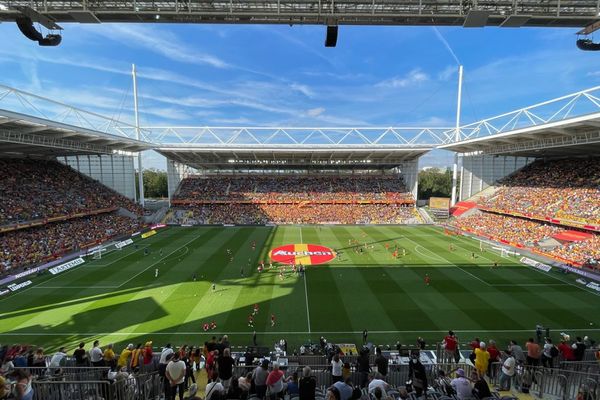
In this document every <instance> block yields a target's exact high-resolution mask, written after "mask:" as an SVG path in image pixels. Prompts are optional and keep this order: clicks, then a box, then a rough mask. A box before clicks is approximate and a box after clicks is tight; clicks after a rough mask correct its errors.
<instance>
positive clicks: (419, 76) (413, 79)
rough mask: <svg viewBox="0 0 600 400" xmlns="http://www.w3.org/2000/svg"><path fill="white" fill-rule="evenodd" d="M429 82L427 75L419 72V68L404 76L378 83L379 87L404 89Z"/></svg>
mask: <svg viewBox="0 0 600 400" xmlns="http://www.w3.org/2000/svg"><path fill="white" fill-rule="evenodd" d="M428 80H429V75H427V74H426V73H425V72H423V71H421V69H420V68H415V69H413V70H412V71H410V72H409V73H408V74H406V75H405V76H396V77H393V78H391V79H387V80H385V81H382V82H379V83H378V84H377V86H379V87H392V88H405V87H409V86H414V85H418V84H421V83H424V82H427V81H428Z"/></svg>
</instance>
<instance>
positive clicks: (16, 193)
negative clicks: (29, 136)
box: [0, 158, 143, 226]
mask: <svg viewBox="0 0 600 400" xmlns="http://www.w3.org/2000/svg"><path fill="white" fill-rule="evenodd" d="M114 207H123V208H126V209H128V210H129V211H131V212H133V213H135V214H138V215H141V214H142V212H143V210H142V209H141V207H139V206H138V205H137V204H135V203H134V202H133V201H131V200H129V199H128V198H126V197H124V196H122V195H120V194H119V193H117V192H115V191H113V190H111V189H109V188H108V187H106V186H104V185H102V184H100V183H99V182H97V181H95V180H93V179H91V178H89V177H87V176H85V175H83V174H81V173H79V172H77V171H75V170H74V169H72V168H71V167H68V166H66V165H63V164H61V163H59V162H58V161H51V160H32V159H16V158H15V159H13V158H3V159H0V226H2V225H9V224H15V223H22V222H27V221H33V220H41V219H45V218H52V217H61V216H67V215H71V214H78V213H88V212H92V211H95V210H100V209H107V208H114Z"/></svg>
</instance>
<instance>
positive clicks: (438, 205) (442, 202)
mask: <svg viewBox="0 0 600 400" xmlns="http://www.w3.org/2000/svg"><path fill="white" fill-rule="evenodd" d="M429 208H431V209H434V210H449V209H450V199H449V198H447V197H430V198H429Z"/></svg>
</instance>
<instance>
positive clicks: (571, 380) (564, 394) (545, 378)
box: [490, 363, 600, 400]
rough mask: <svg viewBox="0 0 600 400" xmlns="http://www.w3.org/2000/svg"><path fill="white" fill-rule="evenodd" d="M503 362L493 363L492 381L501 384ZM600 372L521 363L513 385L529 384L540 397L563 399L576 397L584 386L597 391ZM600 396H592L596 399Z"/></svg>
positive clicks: (519, 386)
mask: <svg viewBox="0 0 600 400" xmlns="http://www.w3.org/2000/svg"><path fill="white" fill-rule="evenodd" d="M501 368H502V364H501V363H494V364H492V367H491V368H490V370H491V374H490V375H491V378H490V382H491V383H493V384H496V385H497V384H499V377H500V371H501ZM599 382H600V374H598V373H589V372H585V371H575V370H567V369H561V368H544V367H533V366H524V365H519V366H517V368H516V373H515V376H514V377H513V382H512V383H513V386H514V387H515V388H517V389H519V390H520V389H521V388H522V387H523V386H528V387H529V390H530V392H531V393H533V394H535V395H537V396H539V397H540V398H548V397H549V396H552V397H554V398H559V399H563V400H569V399H575V398H576V397H577V394H578V392H579V390H580V388H581V387H582V386H584V385H585V386H587V388H590V389H591V390H592V391H594V392H595V391H596V390H597V388H598V385H599ZM597 398H598V397H597V396H595V397H592V399H594V400H596V399H597Z"/></svg>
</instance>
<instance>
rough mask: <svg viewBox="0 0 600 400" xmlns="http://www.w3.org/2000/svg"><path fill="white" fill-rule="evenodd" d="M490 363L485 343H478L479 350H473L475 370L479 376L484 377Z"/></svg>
mask: <svg viewBox="0 0 600 400" xmlns="http://www.w3.org/2000/svg"><path fill="white" fill-rule="evenodd" d="M489 363H490V353H488V351H487V350H486V345H485V342H481V343H479V348H478V349H475V368H476V369H477V372H478V373H479V376H485V374H486V372H487V370H488V365H489Z"/></svg>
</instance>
